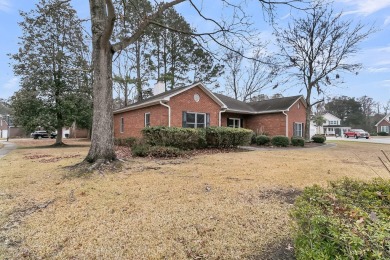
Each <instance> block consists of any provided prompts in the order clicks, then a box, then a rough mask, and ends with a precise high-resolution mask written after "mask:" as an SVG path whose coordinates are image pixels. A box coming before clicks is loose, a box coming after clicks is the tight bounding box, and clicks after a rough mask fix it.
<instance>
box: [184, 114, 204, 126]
mask: <svg viewBox="0 0 390 260" xmlns="http://www.w3.org/2000/svg"><path fill="white" fill-rule="evenodd" d="M186 114H187V115H186V117H187V119H186V127H188V125H194V128H198V115H203V116H204V122H203V128H206V125H207V122H206V120H207V116H206V113H197V112H186ZM188 114H194V115H195V122H194V123H192V122H191V123H188ZM188 128H189V127H188Z"/></svg>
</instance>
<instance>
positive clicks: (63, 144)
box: [51, 142, 68, 147]
mask: <svg viewBox="0 0 390 260" xmlns="http://www.w3.org/2000/svg"><path fill="white" fill-rule="evenodd" d="M65 146H68V145H67V144H65V143H63V142H61V143H54V144H52V145H51V147H65Z"/></svg>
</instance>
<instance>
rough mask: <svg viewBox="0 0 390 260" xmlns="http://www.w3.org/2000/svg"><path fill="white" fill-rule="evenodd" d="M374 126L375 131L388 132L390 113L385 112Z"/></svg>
mask: <svg viewBox="0 0 390 260" xmlns="http://www.w3.org/2000/svg"><path fill="white" fill-rule="evenodd" d="M375 126H376V131H377V133H379V132H386V133H388V134H390V114H387V115H386V116H385V117H384V118H382V119H381V120H379V122H378V123H377V124H376V125H375Z"/></svg>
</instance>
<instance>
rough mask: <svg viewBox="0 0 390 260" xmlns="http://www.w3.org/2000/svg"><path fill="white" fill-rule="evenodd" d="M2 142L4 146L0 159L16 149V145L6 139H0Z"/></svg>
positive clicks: (0, 152) (0, 150) (0, 151)
mask: <svg viewBox="0 0 390 260" xmlns="http://www.w3.org/2000/svg"><path fill="white" fill-rule="evenodd" d="M0 143H2V144H4V147H3V148H1V149H0V159H1V158H3V157H4V156H6V155H7V154H8V153H9V152H11V151H13V150H15V149H16V145H15V144H13V143H10V142H7V141H5V140H0Z"/></svg>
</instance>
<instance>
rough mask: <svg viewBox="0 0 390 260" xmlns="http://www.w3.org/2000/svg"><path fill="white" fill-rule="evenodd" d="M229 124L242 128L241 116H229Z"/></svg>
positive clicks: (229, 125)
mask: <svg viewBox="0 0 390 260" xmlns="http://www.w3.org/2000/svg"><path fill="white" fill-rule="evenodd" d="M227 126H228V127H233V128H240V127H241V120H240V118H228V119H227Z"/></svg>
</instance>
